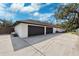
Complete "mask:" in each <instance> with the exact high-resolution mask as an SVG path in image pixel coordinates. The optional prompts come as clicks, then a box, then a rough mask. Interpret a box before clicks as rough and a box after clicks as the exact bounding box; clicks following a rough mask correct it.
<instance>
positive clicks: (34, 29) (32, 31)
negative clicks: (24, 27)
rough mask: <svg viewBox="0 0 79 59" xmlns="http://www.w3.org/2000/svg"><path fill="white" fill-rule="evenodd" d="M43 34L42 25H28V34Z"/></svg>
mask: <svg viewBox="0 0 79 59" xmlns="http://www.w3.org/2000/svg"><path fill="white" fill-rule="evenodd" d="M42 34H44V27H39V26H31V25H29V26H28V36H35V35H42Z"/></svg>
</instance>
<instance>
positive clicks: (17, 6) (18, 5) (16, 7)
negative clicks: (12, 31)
mask: <svg viewBox="0 0 79 59" xmlns="http://www.w3.org/2000/svg"><path fill="white" fill-rule="evenodd" d="M23 7H24V3H13V4H12V5H11V7H10V9H11V10H12V11H17V10H21V9H22V8H23Z"/></svg>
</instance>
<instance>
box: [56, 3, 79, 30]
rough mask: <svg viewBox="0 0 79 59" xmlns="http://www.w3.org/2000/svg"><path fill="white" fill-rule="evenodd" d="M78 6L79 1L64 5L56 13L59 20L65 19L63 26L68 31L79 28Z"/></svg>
mask: <svg viewBox="0 0 79 59" xmlns="http://www.w3.org/2000/svg"><path fill="white" fill-rule="evenodd" d="M78 7H79V4H77V3H73V4H67V5H62V6H60V7H59V8H58V11H57V12H56V14H55V17H56V19H57V20H64V21H65V22H64V23H63V24H62V26H63V27H64V28H65V29H66V30H67V31H74V30H75V29H77V28H79V12H77V11H76V10H77V9H78Z"/></svg>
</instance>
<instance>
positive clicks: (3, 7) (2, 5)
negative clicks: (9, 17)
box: [0, 3, 6, 11]
mask: <svg viewBox="0 0 79 59" xmlns="http://www.w3.org/2000/svg"><path fill="white" fill-rule="evenodd" d="M5 7H6V6H5V5H4V4H2V3H0V11H2V10H5Z"/></svg>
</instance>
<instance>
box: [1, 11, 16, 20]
mask: <svg viewBox="0 0 79 59" xmlns="http://www.w3.org/2000/svg"><path fill="white" fill-rule="evenodd" d="M0 18H4V19H7V20H8V19H13V18H14V14H13V13H9V12H6V11H0Z"/></svg>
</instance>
